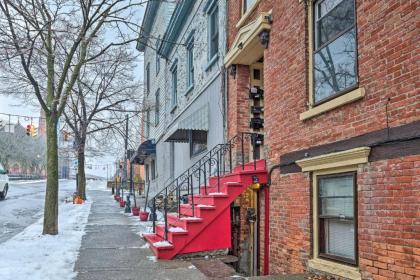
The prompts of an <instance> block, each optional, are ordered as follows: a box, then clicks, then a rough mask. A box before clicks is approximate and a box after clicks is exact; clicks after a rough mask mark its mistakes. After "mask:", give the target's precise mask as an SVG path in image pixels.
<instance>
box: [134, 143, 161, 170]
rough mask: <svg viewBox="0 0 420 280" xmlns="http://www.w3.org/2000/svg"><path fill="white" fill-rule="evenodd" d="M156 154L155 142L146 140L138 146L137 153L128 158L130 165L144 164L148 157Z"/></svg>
mask: <svg viewBox="0 0 420 280" xmlns="http://www.w3.org/2000/svg"><path fill="white" fill-rule="evenodd" d="M153 154H156V144H155V141H154V140H152V139H150V140H146V141H144V142H143V143H141V144H140V146H139V147H138V149H137V152H136V153H135V154H134V155H133V156H132V157H131V158H130V161H131V163H135V164H140V165H143V164H144V160H145V159H146V158H147V157H148V156H150V155H153Z"/></svg>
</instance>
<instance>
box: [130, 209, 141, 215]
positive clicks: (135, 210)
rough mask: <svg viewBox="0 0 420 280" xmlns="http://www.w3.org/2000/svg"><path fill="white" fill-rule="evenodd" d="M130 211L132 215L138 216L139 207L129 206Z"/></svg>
mask: <svg viewBox="0 0 420 280" xmlns="http://www.w3.org/2000/svg"><path fill="white" fill-rule="evenodd" d="M131 212H132V213H133V216H138V215H139V212H140V209H139V208H137V207H133V208H131Z"/></svg>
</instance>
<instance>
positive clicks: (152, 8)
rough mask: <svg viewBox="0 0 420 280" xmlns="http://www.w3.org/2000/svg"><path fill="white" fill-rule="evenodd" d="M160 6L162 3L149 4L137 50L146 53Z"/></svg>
mask: <svg viewBox="0 0 420 280" xmlns="http://www.w3.org/2000/svg"><path fill="white" fill-rule="evenodd" d="M159 5H160V1H149V2H148V3H147V6H146V11H145V12H144V16H143V21H142V23H141V27H140V34H139V38H138V40H137V46H136V49H137V50H138V51H140V52H144V51H145V49H146V47H147V41H148V40H149V35H150V31H151V30H152V27H153V22H154V20H155V17H156V13H157V11H158V9H159Z"/></svg>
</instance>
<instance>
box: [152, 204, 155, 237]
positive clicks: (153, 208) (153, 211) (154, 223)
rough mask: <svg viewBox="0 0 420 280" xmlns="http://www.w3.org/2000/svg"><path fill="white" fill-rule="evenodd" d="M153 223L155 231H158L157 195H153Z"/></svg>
mask: <svg viewBox="0 0 420 280" xmlns="http://www.w3.org/2000/svg"><path fill="white" fill-rule="evenodd" d="M152 225H153V233H156V196H155V197H153V205H152Z"/></svg>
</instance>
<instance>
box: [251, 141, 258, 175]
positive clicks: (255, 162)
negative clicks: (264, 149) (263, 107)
mask: <svg viewBox="0 0 420 280" xmlns="http://www.w3.org/2000/svg"><path fill="white" fill-rule="evenodd" d="M251 136H252V137H251V141H252V156H253V158H254V170H257V144H256V143H257V134H255V133H253V134H252V135H251Z"/></svg>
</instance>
